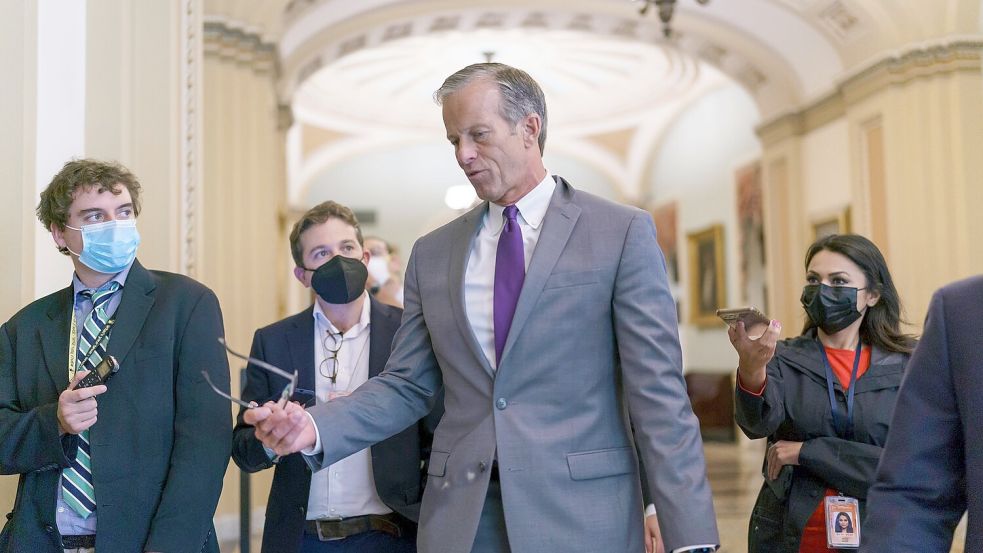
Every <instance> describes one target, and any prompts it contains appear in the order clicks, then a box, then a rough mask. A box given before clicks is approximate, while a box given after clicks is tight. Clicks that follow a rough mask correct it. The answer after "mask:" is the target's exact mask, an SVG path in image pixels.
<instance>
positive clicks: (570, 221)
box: [499, 177, 580, 366]
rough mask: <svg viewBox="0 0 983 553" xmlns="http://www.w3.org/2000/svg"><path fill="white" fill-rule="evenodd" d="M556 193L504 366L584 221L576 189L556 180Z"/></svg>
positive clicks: (515, 317)
mask: <svg viewBox="0 0 983 553" xmlns="http://www.w3.org/2000/svg"><path fill="white" fill-rule="evenodd" d="M556 179H557V183H556V190H554V191H553V198H552V199H551V200H550V206H549V208H548V209H547V210H546V217H545V218H544V219H543V230H542V231H541V232H540V234H539V240H538V241H537V242H536V250H535V251H534V252H533V254H532V259H531V260H529V270H527V271H526V279H525V281H524V282H523V283H522V292H520V293H519V301H518V303H516V307H515V314H514V315H513V316H512V326H511V327H510V328H509V335H508V338H507V339H506V340H505V349H504V350H502V363H500V364H499V365H500V366H504V364H505V360H506V359H508V356H509V350H511V349H512V345H513V344H515V341H516V339H517V337H518V336H519V335H521V334H522V327H523V326H524V325H525V324H526V321H527V320H528V319H529V315H530V314H531V313H532V309H533V306H535V305H536V301H537V300H538V299H539V295H540V294H541V293H542V292H543V287H544V286H545V285H546V279H547V278H549V276H550V273H552V272H553V267H554V266H555V265H556V262H557V260H559V259H560V254H561V253H562V252H563V248H564V247H565V246H566V244H567V240H569V239H570V234H571V233H572V232H573V228H574V226H575V225H576V224H577V219H579V218H580V206H578V205H576V204H574V203H573V202H571V199H572V196H573V189H572V188H570V185H569V184H567V182H566V181H565V180H563V179H562V178H560V177H556Z"/></svg>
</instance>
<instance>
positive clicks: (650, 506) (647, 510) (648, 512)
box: [645, 503, 655, 518]
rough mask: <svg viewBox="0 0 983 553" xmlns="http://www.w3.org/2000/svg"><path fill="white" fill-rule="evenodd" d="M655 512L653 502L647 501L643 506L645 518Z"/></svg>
mask: <svg viewBox="0 0 983 553" xmlns="http://www.w3.org/2000/svg"><path fill="white" fill-rule="evenodd" d="M654 514H655V504H654V503H649V504H648V505H646V506H645V518H648V517H650V516H652V515H654Z"/></svg>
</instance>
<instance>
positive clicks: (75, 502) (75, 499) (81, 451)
mask: <svg viewBox="0 0 983 553" xmlns="http://www.w3.org/2000/svg"><path fill="white" fill-rule="evenodd" d="M117 290H119V283H118V282H116V281H111V282H109V283H108V284H107V285H105V286H104V287H102V288H100V289H98V290H95V291H92V290H83V291H81V292H79V296H81V297H83V298H90V299H91V300H92V311H91V312H90V313H89V315H88V316H87V317H86V318H85V321H84V322H83V323H82V328H81V329H80V330H79V333H78V359H79V362H78V365H77V370H79V371H91V370H92V369H94V368H95V367H96V366H97V365H99V362H100V361H102V358H103V357H105V355H106V344H107V343H108V342H109V333H107V334H106V335H105V336H104V337H103V338H102V340H100V341H99V343H98V344H96V347H95V348H92V344H93V343H95V341H96V337H98V336H99V333H100V332H101V331H102V329H103V327H105V326H106V322H107V321H109V314H108V313H107V312H106V306H107V305H108V303H109V300H110V299H111V298H112V297H113V293H114V292H116V291H117ZM90 349H92V354H91V355H89V357H88V358H85V357H84V356H85V354H87V353H89V350H90ZM78 436H79V444H78V450H77V451H76V453H75V458H74V459H72V461H71V463H70V464H69V466H68V467H67V468H65V469H63V470H62V473H61V487H62V491H63V492H64V493H63V494H62V497H63V499H64V500H65V502H66V503H68V505H69V506H70V507H71V508H72V509H73V510H74V511H75V512H76V513H78V514H79V516H81V517H82V518H83V519H86V518H89V515H91V514H92V512H93V511H95V510H96V494H95V487H94V486H93V483H92V458H91V457H90V455H91V453H90V451H91V450H90V448H89V430H88V429H86V430H83V431H82V432H81V433H80V434H79V435H78Z"/></svg>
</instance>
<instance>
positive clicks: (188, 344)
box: [0, 261, 232, 553]
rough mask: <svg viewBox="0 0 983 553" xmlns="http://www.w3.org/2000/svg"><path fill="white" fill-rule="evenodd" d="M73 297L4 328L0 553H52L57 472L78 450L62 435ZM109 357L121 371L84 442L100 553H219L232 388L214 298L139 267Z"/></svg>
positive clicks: (56, 539)
mask: <svg viewBox="0 0 983 553" xmlns="http://www.w3.org/2000/svg"><path fill="white" fill-rule="evenodd" d="M72 294H73V290H72V287H71V286H69V287H68V288H66V289H63V290H60V291H58V292H55V293H53V294H51V295H48V296H45V297H44V298H41V299H39V300H37V301H35V302H34V303H31V304H30V305H28V306H27V307H25V308H24V309H22V310H21V311H20V312H19V313H17V314H16V315H14V316H13V318H11V319H10V320H9V321H7V323H6V324H4V325H3V327H2V329H0V471H2V473H3V474H19V475H20V482H19V485H18V488H17V499H16V502H15V503H14V510H13V512H12V513H10V514H8V515H7V519H8V521H7V524H6V526H5V527H4V529H3V533H2V535H0V551H3V552H25V553H38V552H51V553H55V552H61V551H62V550H63V549H62V546H61V536H60V535H59V533H58V528H57V525H56V522H55V503H56V499H57V493H58V477H59V474H60V470H61V469H62V468H63V467H67V466H68V464H69V458H68V456H69V455H71V456H74V454H75V450H76V449H77V447H78V438H77V437H76V436H72V435H66V436H65V437H64V438H60V437H59V431H58V421H57V417H56V411H57V402H58V395H59V394H60V393H61V392H62V391H64V390H65V389H66V388H67V387H68V343H69V329H70V326H71V324H70V323H71V314H72V305H73V301H72ZM116 318H117V323H116V325H115V327H114V328H113V331H112V334H111V335H110V339H109V345H108V352H109V354H110V355H113V356H115V357H116V359H117V360H119V361H120V370H119V372H118V373H117V374H116V375H115V376H114V377H113V379H112V380H111V381H109V384H108V388H109V390H108V391H107V392H106V393H104V394H102V395H100V396H99V397H98V402H99V420H98V422H96V424H94V425H93V426H92V428H91V430H90V434H89V436H90V442H91V446H92V465H93V476H94V479H95V481H94V484H95V489H96V500H97V502H98V510H97V514H98V517H99V521H98V529H97V533H96V547H97V550H98V551H100V552H102V553H112V552H125V553H132V552H139V551H162V552H166V553H170V552H176V553H186V552H195V551H211V552H217V551H218V542H217V541H216V538H215V530H214V528H213V526H212V517H213V516H214V514H215V506H216V505H217V503H218V498H219V495H220V494H221V492H222V479H223V477H224V475H225V469H226V466H227V465H228V462H229V449H230V440H229V435H230V434H229V433H230V430H231V428H232V417H231V413H230V411H229V404H228V401H227V400H225V399H222V398H221V397H219V396H218V395H217V394H215V393H214V392H212V391H211V390H210V389H209V387H208V385H207V384H206V383H205V381H204V378H203V377H202V375H201V371H202V370H207V371H208V372H209V375H210V376H211V378H212V381H213V382H215V383H216V384H217V385H219V386H221V387H224V388H225V389H228V386H229V368H228V361H227V359H226V356H225V353H224V351H223V350H222V347H221V346H220V345H219V344H218V342H217V338H218V337H219V336H222V335H223V332H224V331H223V327H222V313H221V311H220V309H219V305H218V300H217V299H216V298H215V295H214V294H213V293H212V292H211V290H209V289H208V288H206V287H205V286H203V285H201V284H199V283H197V282H195V281H193V280H191V279H189V278H187V277H184V276H181V275H176V274H172V273H166V272H162V271H148V270H146V269H144V268H143V266H141V265H140V263H139V262H138V261H134V263H133V266H132V268H131V269H130V273H129V275H128V276H127V279H126V283H125V285H124V287H123V297H122V298H121V301H120V304H119V308H118V309H117V311H116Z"/></svg>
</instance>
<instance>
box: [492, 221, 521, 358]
mask: <svg viewBox="0 0 983 553" xmlns="http://www.w3.org/2000/svg"><path fill="white" fill-rule="evenodd" d="M518 214H519V208H517V207H515V206H514V205H510V206H506V207H505V212H504V213H503V214H502V215H504V216H505V226H503V227H502V234H501V236H499V237H498V252H496V254H495V300H494V301H495V311H494V318H495V361H496V364H498V363H499V362H501V360H502V351H503V350H504V349H505V339H506V338H508V337H509V328H510V327H511V326H512V315H514V314H515V304H516V303H517V302H518V301H519V292H521V291H522V281H524V280H525V279H526V257H525V253H524V252H523V249H522V229H521V228H519V222H518V221H516V220H515V217H516V215H518Z"/></svg>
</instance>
